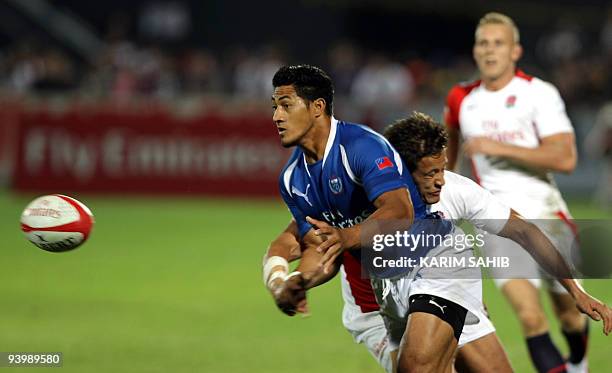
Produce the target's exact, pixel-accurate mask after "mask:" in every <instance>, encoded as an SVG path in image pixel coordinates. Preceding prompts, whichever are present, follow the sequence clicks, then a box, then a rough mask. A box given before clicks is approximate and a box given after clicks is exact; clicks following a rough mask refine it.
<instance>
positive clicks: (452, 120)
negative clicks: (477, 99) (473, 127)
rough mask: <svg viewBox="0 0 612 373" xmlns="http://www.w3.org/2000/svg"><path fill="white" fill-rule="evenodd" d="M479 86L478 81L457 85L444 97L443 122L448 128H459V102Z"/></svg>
mask: <svg viewBox="0 0 612 373" xmlns="http://www.w3.org/2000/svg"><path fill="white" fill-rule="evenodd" d="M479 85H480V80H477V81H475V82H472V83H467V84H463V83H462V84H457V85H455V86H454V87H453V88H451V90H450V91H449V92H448V96H446V106H445V107H444V122H445V123H446V125H447V126H448V127H449V128H459V111H460V109H461V102H462V101H463V99H464V98H465V96H467V95H468V94H469V93H470V92H471V91H472V90H473V89H474V88H476V87H478V86H479Z"/></svg>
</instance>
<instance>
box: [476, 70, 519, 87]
mask: <svg viewBox="0 0 612 373" xmlns="http://www.w3.org/2000/svg"><path fill="white" fill-rule="evenodd" d="M514 75H515V74H514V69H511V70H509V72H507V73H504V74H503V75H501V76H499V77H497V78H495V79H487V78H485V77H483V78H482V84H483V85H484V87H485V88H486V89H487V90H489V91H499V90H500V89H502V88H504V87H505V86H507V85H508V84H510V82H511V81H512V79H513V78H514Z"/></svg>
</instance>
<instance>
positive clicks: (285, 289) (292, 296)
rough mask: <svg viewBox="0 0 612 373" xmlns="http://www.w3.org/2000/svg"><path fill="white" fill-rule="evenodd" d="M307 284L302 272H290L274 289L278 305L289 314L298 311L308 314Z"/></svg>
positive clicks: (292, 314) (273, 293) (273, 292)
mask: <svg viewBox="0 0 612 373" xmlns="http://www.w3.org/2000/svg"><path fill="white" fill-rule="evenodd" d="M305 285H306V279H305V278H304V276H303V275H302V274H301V273H299V272H294V273H293V274H290V275H289V276H288V277H287V278H286V279H285V280H284V282H283V283H282V284H280V285H279V286H278V287H276V288H275V289H274V290H273V291H272V296H273V297H274V301H275V302H276V306H277V307H278V308H279V309H280V310H281V311H283V313H285V314H287V315H289V316H294V315H295V314H296V313H297V312H299V313H304V314H308V313H309V310H308V303H307V302H306V286H305Z"/></svg>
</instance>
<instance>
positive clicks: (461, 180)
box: [444, 170, 478, 190]
mask: <svg viewBox="0 0 612 373" xmlns="http://www.w3.org/2000/svg"><path fill="white" fill-rule="evenodd" d="M444 181H445V183H446V186H445V188H446V187H449V186H450V188H447V189H449V190H451V189H455V188H453V186H457V187H459V188H461V187H462V186H463V187H465V186H469V187H474V186H476V187H478V184H476V183H475V182H474V181H473V180H472V179H470V178H468V177H465V176H462V175H459V174H457V173H454V172H452V171H448V170H446V171H444Z"/></svg>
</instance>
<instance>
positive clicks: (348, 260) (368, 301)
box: [342, 251, 379, 313]
mask: <svg viewBox="0 0 612 373" xmlns="http://www.w3.org/2000/svg"><path fill="white" fill-rule="evenodd" d="M342 255H343V257H342V259H343V264H344V271H345V272H346V280H347V281H348V283H349V287H350V288H351V294H352V295H353V298H355V304H356V305H358V306H359V308H361V312H364V313H365V312H373V311H378V309H379V307H378V303H376V297H375V296H374V290H372V285H371V284H370V280H369V279H367V278H362V277H361V263H360V261H359V259H357V258H355V257H354V256H353V255H351V253H349V252H348V251H345V252H344V253H343V254H342Z"/></svg>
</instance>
